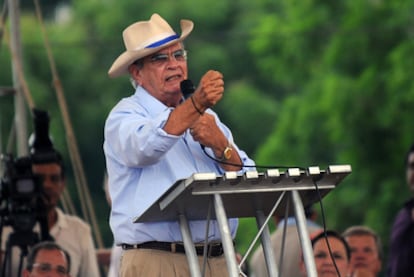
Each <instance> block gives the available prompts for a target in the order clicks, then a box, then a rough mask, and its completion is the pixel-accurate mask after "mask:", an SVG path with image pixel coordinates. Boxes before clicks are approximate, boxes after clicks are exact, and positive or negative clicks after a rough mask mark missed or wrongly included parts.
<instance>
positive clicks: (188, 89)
mask: <svg viewBox="0 0 414 277" xmlns="http://www.w3.org/2000/svg"><path fill="white" fill-rule="evenodd" d="M180 88H181V92H182V93H183V96H184V99H188V98H189V97H190V96H191V94H193V93H194V91H195V86H194V84H193V82H192V81H191V80H189V79H187V80H183V81H181V83H180ZM200 146H201V149H203V151H205V150H204V149H205V146H204V145H202V144H201V143H200Z"/></svg>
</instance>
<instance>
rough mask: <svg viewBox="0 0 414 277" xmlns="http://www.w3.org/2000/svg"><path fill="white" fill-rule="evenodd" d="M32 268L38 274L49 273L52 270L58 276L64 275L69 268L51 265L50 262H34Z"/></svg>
mask: <svg viewBox="0 0 414 277" xmlns="http://www.w3.org/2000/svg"><path fill="white" fill-rule="evenodd" d="M33 268H34V269H35V270H36V272H37V273H40V274H47V273H51V272H52V271H53V270H54V271H55V272H56V273H57V274H58V275H59V276H66V275H67V274H68V273H69V270H68V269H67V268H65V267H64V266H61V265H57V266H52V265H51V264H44V263H36V264H33Z"/></svg>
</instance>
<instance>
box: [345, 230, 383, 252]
mask: <svg viewBox="0 0 414 277" xmlns="http://www.w3.org/2000/svg"><path fill="white" fill-rule="evenodd" d="M342 236H343V237H344V238H347V237H352V236H371V237H373V238H374V241H375V245H376V247H377V252H378V256H379V258H380V259H382V257H383V253H382V243H381V238H380V237H379V236H378V235H377V233H375V232H374V230H372V229H371V228H369V227H367V226H351V227H349V228H348V229H346V230H345V231H344V232H343V233H342Z"/></svg>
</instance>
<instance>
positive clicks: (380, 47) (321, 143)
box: [0, 0, 414, 255]
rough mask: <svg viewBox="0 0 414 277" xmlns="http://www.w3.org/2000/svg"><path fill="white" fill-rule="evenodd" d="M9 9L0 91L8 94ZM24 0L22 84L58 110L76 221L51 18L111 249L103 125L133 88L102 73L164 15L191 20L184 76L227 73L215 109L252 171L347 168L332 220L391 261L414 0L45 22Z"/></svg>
mask: <svg viewBox="0 0 414 277" xmlns="http://www.w3.org/2000/svg"><path fill="white" fill-rule="evenodd" d="M5 2H7V1H5V0H2V1H0V3H1V7H2V9H3V12H2V21H3V24H4V25H2V31H3V30H4V29H7V30H8V34H5V33H3V32H2V36H1V44H0V87H12V86H13V76H12V67H11V56H12V55H11V51H10V48H9V45H8V43H7V41H8V40H10V36H11V35H12V34H11V33H10V29H9V27H10V22H9V21H8V19H7V16H5V12H4V6H5ZM20 2H21V3H20V7H19V8H20V37H21V50H22V62H23V72H24V76H25V80H26V82H27V85H28V87H29V89H30V92H31V94H32V97H33V100H34V103H35V106H36V107H37V108H39V109H44V110H47V111H48V112H49V114H50V117H51V122H50V134H51V136H52V137H53V142H54V145H55V148H56V149H58V150H60V151H61V152H62V153H63V155H64V156H65V160H66V161H67V162H66V163H67V168H68V177H69V179H68V181H67V186H68V187H69V191H70V194H71V197H72V198H73V200H74V202H75V205H76V207H77V208H78V212H79V213H80V208H79V199H78V192H77V188H76V185H75V178H74V177H73V169H72V168H71V166H70V158H69V154H68V151H69V148H68V146H67V139H66V133H65V132H66V131H65V128H64V123H63V120H62V113H61V110H60V108H59V105H58V102H57V97H56V92H55V89H54V85H53V78H52V73H51V68H50V64H49V61H48V58H47V52H46V50H45V41H44V38H43V35H42V31H41V24H44V26H45V28H46V32H47V35H48V38H49V43H50V46H51V50H52V53H53V57H54V59H55V62H56V68H57V71H58V73H59V77H60V82H61V85H62V87H63V89H64V92H65V94H64V95H65V98H66V101H67V107H68V114H69V115H70V120H71V122H72V124H73V130H74V135H75V137H76V140H77V144H78V147H79V153H80V156H81V160H82V163H83V167H84V170H85V175H86V180H87V183H88V188H89V191H90V194H91V197H92V200H93V201H92V202H93V209H94V210H95V213H96V216H97V220H98V224H99V229H100V232H101V233H102V237H103V240H104V244H105V246H108V247H109V246H111V244H112V234H111V232H110V229H109V226H108V216H109V207H108V204H107V202H106V199H105V194H104V190H103V181H104V173H105V162H104V155H103V150H102V143H103V126H104V121H105V119H106V116H107V114H108V112H109V111H110V109H111V108H112V107H113V106H114V105H115V103H116V102H117V101H118V100H119V99H120V98H122V97H125V96H129V95H130V94H131V93H133V89H132V87H131V85H130V83H129V81H128V78H127V77H121V78H118V79H109V78H108V76H107V71H108V69H109V67H110V65H111V64H112V62H113V61H114V60H115V58H116V57H117V56H118V55H119V54H120V53H121V52H123V51H124V45H123V41H122V30H123V29H124V28H125V27H126V26H128V25H129V24H131V23H133V22H135V21H138V20H148V19H149V17H150V16H151V14H152V13H154V12H157V13H159V14H160V15H161V16H163V17H164V18H165V19H166V20H167V21H168V22H169V23H170V24H171V25H172V26H173V27H174V28H175V30H176V31H177V32H180V29H179V20H180V19H182V18H184V19H191V20H193V21H194V24H195V28H194V30H193V32H192V34H191V35H190V36H189V38H188V39H187V40H186V48H187V50H188V53H189V54H188V55H189V60H188V63H189V70H190V73H189V77H190V79H192V80H193V81H194V82H195V83H196V82H198V80H199V79H200V77H201V76H202V75H203V74H204V73H205V72H206V71H207V70H209V69H215V70H219V71H221V72H222V73H223V74H224V77H225V89H226V90H225V96H224V97H223V99H222V101H221V102H220V103H219V104H218V105H217V106H216V107H214V109H215V111H216V112H217V113H218V114H219V115H220V117H221V119H222V121H223V122H224V123H226V124H227V125H228V126H229V127H230V128H231V129H232V131H233V135H234V137H235V141H236V143H237V144H238V145H239V146H240V147H241V148H243V149H244V150H246V152H247V153H248V154H249V155H250V156H251V157H253V158H254V159H255V160H256V162H257V164H265V165H273V166H301V167H308V166H320V167H321V168H322V169H325V168H326V167H327V166H328V165H333V164H350V165H351V166H352V173H351V174H350V175H349V176H348V177H346V178H345V180H344V181H343V182H342V183H341V184H340V186H339V187H338V188H336V189H335V190H333V191H331V192H330V193H329V194H328V195H327V196H326V197H325V198H324V199H323V201H322V203H323V208H324V212H325V221H326V225H327V227H328V228H331V229H336V230H338V231H340V232H342V231H343V230H344V229H345V228H346V227H348V226H350V225H361V224H364V225H368V226H370V227H371V228H373V229H374V230H376V231H377V232H378V233H379V234H380V236H381V238H382V240H383V243H384V248H385V249H384V250H385V255H386V253H387V247H388V236H389V231H390V228H391V225H392V221H393V217H394V216H395V214H396V212H397V210H398V209H399V208H400V206H401V205H402V203H403V202H404V201H405V200H406V199H407V198H408V197H409V190H408V188H407V185H406V181H405V168H404V159H405V154H406V151H407V149H408V147H409V146H410V145H411V144H412V143H413V142H414V132H413V130H414V121H413V118H414V108H413V107H414V79H413V72H414V62H413V61H414V59H413V57H414V1H412V0H409V1H407V0H404V1H403V0H394V1H382V0H353V1H327V0H315V1H309V0H300V1H298V0H278V1H274V0H273V1H269V0H255V1H250V0H248V1H247V0H238V1H234V0H215V1H213V0H198V1H196V2H195V1H193V0H175V1H170V0H157V1H145V0H144V1H132V0H122V1H119V0H62V1H57V0H42V1H40V4H41V11H42V14H43V21H42V22H40V21H39V19H38V17H36V13H35V5H34V3H33V2H32V1H20ZM7 37H8V39H7ZM14 105H15V104H14V98H13V96H10V95H2V96H1V97H0V142H1V144H0V150H1V152H2V153H4V152H8V151H10V147H9V148H8V147H7V145H10V144H11V142H10V130H11V129H12V124H13V118H14V112H15V106H14ZM27 117H28V119H27V120H28V133H29V134H30V133H31V130H32V126H31V122H32V120H31V118H30V114H29V113H28V114H27ZM11 151H12V152H14V151H15V149H14V148H12V150H11ZM316 209H317V210H319V209H320V206H319V205H317V206H316ZM80 216H82V215H80ZM318 220H319V222H322V218H321V213H319V219H318ZM256 232H257V227H256V224H255V221H254V220H252V219H250V218H246V219H242V220H241V223H240V228H239V232H238V235H237V240H236V245H237V248H238V249H237V250H238V251H239V252H241V253H244V251H245V250H246V249H247V246H248V245H249V243H250V242H251V240H252V238H253V237H254V235H255V233H256Z"/></svg>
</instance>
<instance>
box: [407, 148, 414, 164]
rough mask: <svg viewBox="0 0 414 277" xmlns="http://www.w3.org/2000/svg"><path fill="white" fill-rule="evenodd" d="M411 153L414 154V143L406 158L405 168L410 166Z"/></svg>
mask: <svg viewBox="0 0 414 277" xmlns="http://www.w3.org/2000/svg"><path fill="white" fill-rule="evenodd" d="M411 153H414V143H413V144H412V145H411V146H410V148H409V149H408V152H407V154H406V156H405V167H407V166H408V159H409V158H410V155H411Z"/></svg>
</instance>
